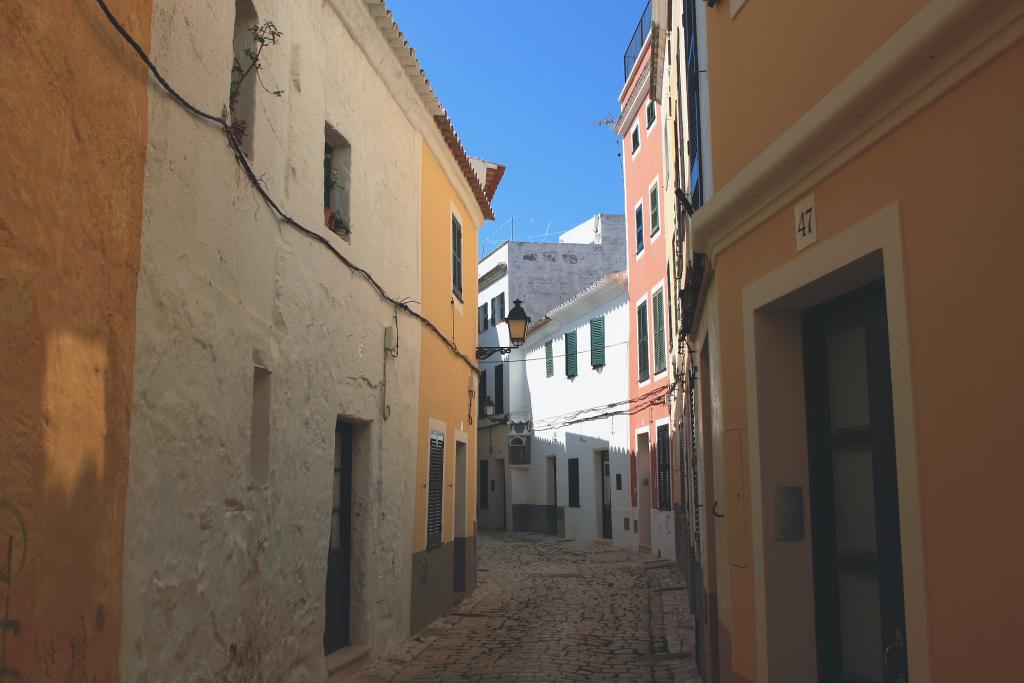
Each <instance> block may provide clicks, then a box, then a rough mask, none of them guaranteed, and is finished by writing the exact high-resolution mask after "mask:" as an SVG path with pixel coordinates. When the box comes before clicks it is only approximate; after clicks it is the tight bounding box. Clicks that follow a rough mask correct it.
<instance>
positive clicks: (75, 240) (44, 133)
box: [0, 0, 151, 681]
mask: <svg viewBox="0 0 1024 683" xmlns="http://www.w3.org/2000/svg"><path fill="white" fill-rule="evenodd" d="M110 5H111V8H112V9H113V10H114V11H116V12H117V13H118V14H119V15H120V16H121V17H123V19H124V21H125V23H126V24H127V25H128V26H130V27H131V30H132V31H134V33H135V35H136V36H137V37H138V39H139V40H140V41H141V43H142V45H143V46H147V45H148V42H149V33H150V30H149V27H150V15H151V8H150V3H149V2H148V1H133V0H116V1H114V0H112V1H111V2H110ZM0 17H2V18H3V23H4V25H5V26H7V27H8V28H7V31H6V35H7V38H6V41H5V44H4V47H3V56H2V57H0V65H2V66H0V73H2V74H3V83H4V87H3V89H2V91H0V123H2V125H3V128H4V130H5V131H6V134H5V142H4V144H3V145H2V149H0V174H2V176H3V182H2V183H0V311H2V313H0V357H2V358H3V361H2V370H0V376H2V377H3V381H2V382H0V434H3V439H2V440H0V643H2V646H0V679H3V680H12V679H13V680H36V681H43V680H85V679H86V678H88V679H89V680H103V681H112V680H117V678H118V661H119V651H120V640H121V602H122V598H121V594H122V591H121V578H122V552H123V544H124V504H125V487H126V482H127V475H128V432H129V423H130V413H131V396H132V365H133V357H134V353H135V293H136V282H137V274H138V270H139V248H140V235H141V226H142V186H143V175H144V167H145V161H146V140H147V135H148V130H147V129H148V126H147V117H146V111H147V93H146V73H145V68H144V67H142V65H141V64H140V63H139V61H138V60H137V59H135V58H134V57H133V56H132V55H131V53H130V50H129V49H128V48H127V46H126V45H125V44H124V43H123V42H120V41H114V40H110V38H109V35H108V34H107V33H106V32H105V30H104V26H105V25H104V24H103V23H102V22H103V19H102V16H101V15H100V14H99V11H98V9H97V8H96V7H95V6H94V5H93V4H92V3H87V4H83V3H78V2H72V1H71V0H61V1H55V2H45V3H5V5H4V7H3V8H2V9H0ZM112 103H116V104H112Z"/></svg>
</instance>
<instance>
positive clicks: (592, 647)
mask: <svg viewBox="0 0 1024 683" xmlns="http://www.w3.org/2000/svg"><path fill="white" fill-rule="evenodd" d="M478 561H479V585H478V587H477V590H476V591H475V592H474V593H473V594H472V595H471V596H469V597H468V598H467V599H466V600H464V601H463V602H462V603H460V604H459V605H457V606H456V607H455V609H454V610H453V611H452V612H451V613H450V614H449V615H448V616H446V617H443V618H441V619H438V620H437V621H435V622H434V623H433V624H431V625H430V626H429V627H428V628H427V629H425V630H424V631H423V632H422V633H420V634H419V635H418V636H417V637H415V638H413V639H412V640H410V641H408V642H406V643H404V644H402V645H401V646H398V647H396V648H393V649H392V650H391V651H389V652H386V653H384V655H383V656H382V657H380V658H379V659H378V660H377V661H376V662H375V663H374V664H373V666H372V667H370V668H369V669H367V670H365V671H363V672H362V673H361V674H360V675H359V676H358V677H357V678H356V680H358V681H365V682H378V681H556V680H557V681H683V682H689V681H694V682H696V681H698V680H699V679H698V678H697V674H696V666H695V662H694V660H693V633H692V629H691V628H690V616H689V606H688V600H687V594H686V588H685V586H684V585H683V582H682V580H681V579H680V576H679V573H678V570H677V569H676V568H675V567H674V565H673V564H672V563H671V562H670V561H669V560H667V559H658V558H655V557H651V556H649V555H641V554H638V553H633V552H628V551H623V550H619V549H613V548H609V547H605V546H600V545H594V544H590V543H580V542H576V541H572V540H568V539H558V538H553V537H551V536H543V535H540V534H521V533H515V534H513V533H498V534H489V533H483V534H481V535H480V537H479V560H478Z"/></svg>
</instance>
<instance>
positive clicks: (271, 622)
mask: <svg viewBox="0 0 1024 683" xmlns="http://www.w3.org/2000/svg"><path fill="white" fill-rule="evenodd" d="M255 7H256V10H257V12H258V14H259V18H260V21H265V20H272V21H274V22H275V23H276V24H277V26H278V27H279V28H280V29H281V30H282V31H283V32H284V37H283V39H282V42H281V43H280V44H279V45H276V46H273V47H271V48H268V49H267V50H266V51H265V52H264V57H263V62H264V65H265V66H264V69H263V72H262V76H263V79H264V81H265V82H266V83H267V84H268V85H272V86H273V87H276V88H280V89H283V90H284V91H285V92H284V95H283V96H282V97H280V98H274V97H270V96H269V95H267V94H266V93H262V94H260V95H258V97H257V100H258V102H257V115H256V119H257V121H256V126H255V137H254V140H253V143H254V165H255V168H256V172H257V173H258V174H260V176H261V177H262V178H263V180H264V182H265V183H266V186H267V188H268V190H269V192H270V193H271V194H272V195H273V196H274V197H275V198H276V199H277V200H278V201H279V202H280V204H281V206H282V207H283V208H284V209H285V210H286V211H288V212H290V213H291V214H292V215H293V216H295V217H296V218H297V219H298V220H300V221H303V222H304V223H305V224H306V225H307V226H308V227H310V228H313V229H316V230H318V231H319V232H320V233H321V234H322V235H324V236H325V237H326V238H327V239H328V240H330V241H331V243H332V244H334V245H335V246H336V247H337V248H338V249H340V250H341V251H342V252H343V253H344V254H346V255H348V256H350V257H351V258H352V259H353V260H354V261H355V262H356V263H358V264H360V265H361V266H363V267H365V268H366V269H367V270H369V271H370V272H371V273H373V274H374V276H375V277H376V278H377V279H378V280H379V281H380V283H381V284H382V285H383V286H384V287H385V288H386V289H387V290H388V291H389V292H391V293H393V294H394V295H395V296H397V297H409V298H411V299H414V300H419V299H420V296H419V291H420V283H419V275H418V269H419V257H418V248H419V227H418V226H419V213H420V203H419V196H418V185H419V169H420V161H421V144H420V133H419V132H418V130H425V129H426V127H427V124H429V125H431V126H433V121H432V120H431V119H430V118H429V116H428V115H427V114H426V112H425V111H418V110H415V107H414V105H415V106H420V107H421V105H419V100H418V97H417V96H416V94H415V93H414V92H413V90H412V88H411V86H410V85H409V83H408V81H407V80H405V77H404V74H403V72H402V70H401V69H400V67H399V64H398V62H397V60H396V59H395V57H394V55H393V53H392V52H391V50H390V48H389V47H388V46H387V45H386V43H385V42H384V41H383V39H382V38H381V35H380V33H379V31H378V29H377V27H376V25H375V23H374V21H373V20H372V18H371V17H370V15H369V13H368V12H367V9H366V5H365V3H362V2H358V1H356V0H338V1H337V2H333V1H332V2H328V3H323V2H319V1H314V0H304V1H302V2H284V1H283V0H282V1H271V0H257V2H255ZM232 24H233V7H232V3H213V4H209V3H204V2H200V1H199V0H187V1H172V0H158V2H157V4H156V11H155V15H154V19H153V37H154V39H153V42H154V47H153V54H154V56H155V61H156V62H157V63H158V64H160V65H161V68H162V69H164V71H165V74H166V75H167V77H168V79H169V80H170V81H171V82H172V83H176V84H187V85H180V86H179V87H181V88H182V90H183V92H184V94H185V95H186V96H187V97H189V98H190V99H191V100H192V101H193V102H194V103H195V104H196V105H197V106H199V107H201V108H203V109H206V110H208V111H213V112H220V111H221V110H222V108H223V107H224V105H225V103H226V100H227V93H228V79H229V74H230V63H231V36H232ZM325 121H326V122H329V123H330V124H331V125H332V127H334V128H335V129H336V130H337V131H338V132H340V133H341V134H342V135H344V136H345V137H346V138H347V139H348V140H349V141H350V143H351V144H352V164H351V168H352V171H351V188H350V192H351V218H352V237H351V242H350V243H348V242H344V241H342V240H340V239H339V238H337V237H336V236H334V235H333V234H331V233H329V232H327V231H326V230H325V229H323V227H322V221H323V218H322V213H321V208H322V196H323V195H322V188H323V145H324V137H323V136H324V124H325ZM150 130H151V136H150V156H149V159H148V162H147V166H146V195H145V196H146V213H145V222H144V226H143V254H142V268H141V273H140V276H139V295H138V316H139V324H138V338H137V348H138V355H137V358H136V367H135V376H136V385H135V391H134V394H133V405H134V410H135V414H136V415H137V416H138V419H137V420H136V421H135V422H134V424H133V428H132V450H131V475H130V481H129V488H128V503H127V505H128V515H127V518H128V520H129V523H128V524H127V527H126V533H125V546H126V549H125V588H124V593H125V616H124V626H123V634H124V640H125V648H124V656H123V657H122V667H121V670H122V675H123V677H124V678H125V679H126V680H132V681H144V680H163V679H166V678H168V677H172V678H174V679H176V680H239V681H242V680H244V681H249V680H274V681H289V680H291V681H298V680H302V681H305V680H317V679H322V678H323V677H324V675H325V664H324V654H323V642H322V639H323V630H324V586H325V576H326V569H327V566H326V554H327V548H328V535H329V530H330V508H331V499H332V491H331V480H332V477H331V471H332V462H333V456H334V439H335V435H334V430H335V422H336V420H337V419H338V417H339V416H340V417H342V418H344V419H347V420H352V421H354V422H356V423H358V426H357V429H356V448H355V456H354V465H353V468H354V474H353V499H354V505H353V552H352V577H353V578H352V619H351V623H352V640H353V642H355V643H368V644H370V645H372V646H374V648H376V649H378V651H379V648H380V647H382V646H383V645H385V644H387V643H389V642H392V641H394V640H397V639H401V638H403V637H405V636H406V635H407V633H408V631H409V585H410V580H411V574H410V567H411V548H410V544H409V539H410V538H411V535H412V530H411V527H410V525H411V523H412V519H413V509H412V506H413V501H414V494H413V486H414V481H415V467H414V466H413V464H412V463H413V458H414V454H415V453H416V448H417V443H416V434H417V425H416V421H417V410H416V402H417V398H418V396H417V392H418V381H419V376H418V368H419V361H420V340H421V330H420V327H419V326H418V325H417V324H414V323H413V322H412V321H411V320H410V319H409V318H408V317H405V316H402V315H399V319H398V325H399V332H400V349H399V353H398V357H397V358H393V357H391V356H390V355H386V354H385V351H384V348H383V347H384V343H383V342H384V330H385V327H386V326H390V325H394V324H395V322H394V318H393V316H394V314H395V310H394V307H393V306H391V305H387V304H385V303H382V301H381V300H380V299H379V298H378V296H377V294H376V293H375V292H374V291H373V290H372V288H371V286H370V285H369V284H368V283H367V282H365V281H364V280H363V279H362V278H360V277H357V276H353V275H352V274H351V273H350V272H349V271H348V270H347V269H346V268H345V267H344V266H343V265H342V264H341V263H340V262H339V261H338V260H337V259H335V258H334V257H333V256H332V255H331V254H330V253H329V252H328V251H327V250H326V249H325V248H324V247H323V246H321V245H319V244H317V243H316V242H314V241H312V240H310V239H309V238H307V237H303V236H302V235H300V234H298V233H296V232H295V231H294V230H292V229H290V228H288V227H285V226H283V225H281V224H280V223H279V222H277V221H276V220H275V219H274V218H273V217H272V216H271V215H270V214H269V212H268V210H267V208H266V207H265V206H264V205H263V204H262V203H261V202H260V201H259V200H258V199H257V198H256V197H255V194H254V192H253V190H252V188H251V187H249V185H248V183H247V181H246V180H245V179H244V177H243V176H242V175H241V173H240V171H239V169H238V168H237V166H236V164H235V161H234V160H233V159H232V156H231V154H230V152H229V150H228V149H227V148H226V146H225V142H224V139H223V137H222V135H221V133H220V132H219V131H218V130H217V129H216V128H215V127H212V126H210V125H208V124H204V123H202V122H199V121H197V120H196V119H195V118H193V117H190V116H189V115H188V114H186V113H185V112H184V111H182V110H181V109H180V108H179V107H178V106H176V105H174V104H172V103H171V102H170V101H169V100H168V99H167V98H166V97H164V96H163V95H162V94H158V93H156V94H154V95H153V97H152V106H151V108H150ZM257 365H258V366H262V367H265V368H267V369H268V370H270V371H271V373H272V375H271V379H272V384H271V386H272V398H271V417H270V425H271V428H270V461H269V477H268V482H267V484H266V485H259V484H258V483H256V482H254V481H253V479H252V477H251V475H250V471H249V448H250V437H251V434H250V425H251V420H250V411H251V400H252V386H253V369H254V366H257ZM385 380H386V386H385ZM385 405H386V406H388V407H389V408H390V411H389V413H388V414H389V415H390V417H389V418H387V419H385V417H384V415H385V411H384V406H385Z"/></svg>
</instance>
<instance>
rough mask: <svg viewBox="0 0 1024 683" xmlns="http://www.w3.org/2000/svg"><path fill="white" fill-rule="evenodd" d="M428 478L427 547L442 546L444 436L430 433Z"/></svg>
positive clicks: (438, 433)
mask: <svg viewBox="0 0 1024 683" xmlns="http://www.w3.org/2000/svg"><path fill="white" fill-rule="evenodd" d="M428 469H429V473H428V477H427V547H428V548H432V547H434V546H436V545H440V544H441V513H442V503H443V502H444V434H443V433H441V432H431V433H430V463H429V468H428Z"/></svg>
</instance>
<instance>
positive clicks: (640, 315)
mask: <svg viewBox="0 0 1024 683" xmlns="http://www.w3.org/2000/svg"><path fill="white" fill-rule="evenodd" d="M636 347H637V348H636V355H637V361H638V363H637V365H638V368H639V370H640V381H641V382H644V381H647V380H648V379H650V378H651V357H650V351H648V349H649V348H650V347H649V346H648V341H647V302H646V301H645V302H643V303H642V304H640V305H639V306H637V307H636Z"/></svg>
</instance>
